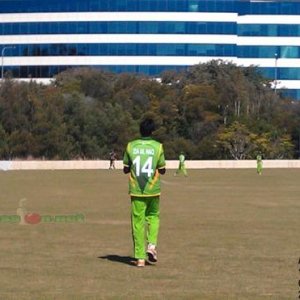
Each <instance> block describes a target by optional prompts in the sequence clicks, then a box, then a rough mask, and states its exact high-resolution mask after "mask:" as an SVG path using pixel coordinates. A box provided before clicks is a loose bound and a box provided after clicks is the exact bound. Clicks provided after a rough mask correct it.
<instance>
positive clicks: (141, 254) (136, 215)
mask: <svg viewBox="0 0 300 300" xmlns="http://www.w3.org/2000/svg"><path fill="white" fill-rule="evenodd" d="M159 201H160V199H159V196H155V197H131V228H132V238H133V247H134V257H135V258H136V259H145V258H146V241H147V243H148V244H153V245H157V237H158V231H159Z"/></svg>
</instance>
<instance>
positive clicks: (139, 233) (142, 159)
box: [123, 119, 166, 267]
mask: <svg viewBox="0 0 300 300" xmlns="http://www.w3.org/2000/svg"><path fill="white" fill-rule="evenodd" d="M154 130H155V124H154V121H153V120H152V119H145V120H144V121H142V122H141V124H140V133H141V138H138V139H136V140H133V141H131V142H129V143H128V145H127V147H126V151H125V153H124V158H123V164H124V167H123V171H124V173H125V174H127V173H129V195H130V197H131V224H132V225H131V227H132V237H133V247H134V258H135V259H136V265H137V266H138V267H144V266H145V262H146V259H147V260H148V262H149V263H151V264H155V263H156V262H157V239H158V232H159V225H160V216H159V211H160V209H159V207H160V192H161V191H160V174H165V172H166V168H165V165H166V163H165V156H164V149H163V145H162V144H161V143H159V142H158V141H156V140H154V139H152V137H151V135H152V132H153V131H154ZM146 225H148V226H146ZM146 228H147V230H146ZM145 232H146V239H147V241H145ZM146 242H147V249H146V245H145V244H146Z"/></svg>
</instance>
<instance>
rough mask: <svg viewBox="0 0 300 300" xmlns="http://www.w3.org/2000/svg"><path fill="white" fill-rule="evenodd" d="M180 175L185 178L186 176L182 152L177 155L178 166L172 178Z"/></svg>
mask: <svg viewBox="0 0 300 300" xmlns="http://www.w3.org/2000/svg"><path fill="white" fill-rule="evenodd" d="M181 173H182V174H183V175H184V176H185V177H186V176H187V170H186V167H185V156H184V153H183V152H180V155H179V165H178V169H177V170H176V172H175V173H174V176H176V175H178V174H181Z"/></svg>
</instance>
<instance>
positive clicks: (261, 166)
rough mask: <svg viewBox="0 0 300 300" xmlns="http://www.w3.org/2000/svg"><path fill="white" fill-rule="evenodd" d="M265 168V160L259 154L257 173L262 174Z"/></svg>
mask: <svg viewBox="0 0 300 300" xmlns="http://www.w3.org/2000/svg"><path fill="white" fill-rule="evenodd" d="M262 169H263V161H262V157H261V155H257V157H256V171H257V174H259V175H261V174H262Z"/></svg>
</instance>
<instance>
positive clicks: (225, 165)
mask: <svg viewBox="0 0 300 300" xmlns="http://www.w3.org/2000/svg"><path fill="white" fill-rule="evenodd" d="M263 165H264V168H300V160H264V161H263ZM122 167H123V163H122V161H121V160H118V161H116V168H117V169H122ZM177 167H178V161H177V160H168V161H167V165H166V168H167V169H177ZM186 167H187V169H253V168H256V160H201V161H200V160H189V161H186ZM108 168H109V161H108V160H82V161H79V160H76V161H74V160H70V161H38V160H34V161H21V160H20V161H0V171H16V170H100V169H104V170H105V169H107V170H108Z"/></svg>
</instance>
